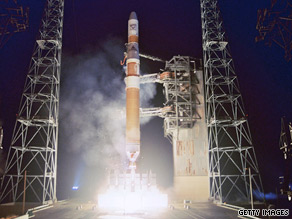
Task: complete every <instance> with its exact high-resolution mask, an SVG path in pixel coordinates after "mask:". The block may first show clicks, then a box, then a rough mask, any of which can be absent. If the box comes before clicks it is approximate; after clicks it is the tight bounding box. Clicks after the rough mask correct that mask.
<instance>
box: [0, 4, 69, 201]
mask: <svg viewBox="0 0 292 219" xmlns="http://www.w3.org/2000/svg"><path fill="white" fill-rule="evenodd" d="M63 13H64V0H47V4H46V6H45V10H44V15H43V18H42V21H41V27H40V30H39V32H40V35H39V37H38V38H37V40H36V44H35V48H34V51H33V55H32V58H31V63H30V67H29V71H28V75H27V78H26V82H25V86H24V91H23V94H22V99H21V103H20V107H19V111H18V114H17V117H16V123H15V127H14V132H13V137H12V141H11V147H10V150H9V154H8V159H7V163H6V167H5V172H4V176H3V179H2V182H1V194H0V201H1V202H3V201H5V202H6V201H8V200H9V201H13V202H18V201H22V200H23V194H24V190H25V194H26V201H29V202H39V203H42V204H44V203H49V202H54V201H56V199H57V198H56V179H57V148H58V117H59V93H60V71H61V49H62V29H63ZM25 173H26V174H25ZM25 175H26V177H25ZM24 185H26V186H25V189H24ZM11 198H12V200H11Z"/></svg>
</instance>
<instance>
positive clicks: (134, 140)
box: [125, 12, 140, 175]
mask: <svg viewBox="0 0 292 219" xmlns="http://www.w3.org/2000/svg"><path fill="white" fill-rule="evenodd" d="M138 38H139V33H138V19H137V15H136V13H135V12H131V14H130V18H129V21H128V44H127V63H126V64H127V72H126V78H125V83H126V99H127V100H126V153H127V157H128V159H129V161H130V164H129V167H130V169H131V173H132V175H133V174H134V173H135V169H136V160H137V158H138V156H139V154H140V115H139V111H140V58H139V44H138Z"/></svg>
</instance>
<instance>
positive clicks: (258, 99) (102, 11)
mask: <svg viewBox="0 0 292 219" xmlns="http://www.w3.org/2000/svg"><path fill="white" fill-rule="evenodd" d="M44 2H45V1H44V0H43V1H40V0H30V1H19V3H20V4H21V3H22V4H23V5H24V6H28V7H29V8H30V15H29V19H30V21H29V22H30V27H29V29H28V31H26V32H23V33H17V34H15V35H14V36H12V37H11V39H10V40H9V41H8V42H7V44H6V45H5V46H4V47H3V48H2V49H1V50H0V73H1V80H0V83H1V84H0V109H1V115H0V118H1V120H2V123H3V127H4V151H5V152H7V151H8V148H9V144H10V141H11V135H12V131H13V127H14V123H15V114H16V113H17V111H18V107H19V102H20V98H21V94H22V91H23V86H24V82H25V78H26V75H27V70H28V66H29V62H30V58H31V55H32V51H33V46H34V42H35V39H36V36H37V32H38V28H39V24H40V20H41V16H42V12H43V6H44ZM269 6H270V1H267V0H257V1H254V0H238V1H230V0H221V1H219V7H220V9H221V13H222V18H223V23H224V26H225V30H226V33H227V37H228V40H229V44H230V48H231V54H232V56H233V60H234V64H235V70H236V73H237V76H238V79H239V84H240V89H241V93H242V96H243V100H244V103H245V109H246V114H248V118H249V124H250V129H251V133H252V137H253V142H254V146H255V151H256V155H257V160H258V164H259V168H260V172H261V175H262V179H263V184H264V189H265V191H266V192H275V188H276V186H277V185H278V177H279V176H280V175H282V174H283V171H284V163H283V158H282V157H283V156H282V152H281V151H280V150H279V146H278V145H279V135H280V124H281V123H280V118H281V117H282V116H286V118H287V120H288V121H292V114H291V110H292V101H291V100H292V86H291V81H292V72H291V63H287V62H286V61H285V59H284V50H282V49H281V48H280V47H278V46H276V45H272V47H267V46H265V45H264V44H263V43H255V40H254V39H255V37H256V36H257V35H258V33H257V30H256V22H257V10H258V9H260V8H266V7H269ZM131 11H136V13H137V16H138V19H139V25H140V31H139V32H140V52H141V53H145V54H150V55H153V56H157V57H160V58H162V59H166V60H168V59H170V58H171V57H172V56H174V55H184V56H192V57H196V58H202V45H201V44H202V40H201V19H200V5H199V0H193V1H191V0H169V1H162V0H160V1H157V0H156V1H154V0H148V1H142V0H138V1H130V0H124V1H118V0H115V1H114V0H102V1H94V0H65V15H64V16H65V17H64V31H63V58H62V62H63V66H62V73H61V74H62V81H61V83H62V84H61V100H60V132H59V136H60V141H59V153H58V159H59V160H58V194H59V196H61V197H65V196H68V194H69V193H68V192H67V191H69V190H70V189H71V187H72V186H73V184H74V183H75V181H78V184H83V185H86V184H87V181H94V180H95V179H96V178H98V177H94V176H99V173H100V172H102V171H100V169H99V168H98V166H88V165H87V164H86V162H85V161H84V159H83V158H82V156H81V154H82V151H81V150H73V149H72V150H71V149H70V144H67V143H66V142H70V140H69V139H68V138H69V136H70V135H68V131H67V134H64V135H62V131H64V132H66V130H68V129H70V127H68V126H66V125H67V123H66V122H64V121H66V120H65V119H64V120H62V118H64V117H66V115H64V112H62V109H63V107H62V103H64V102H66V98H67V96H66V95H65V94H68V92H69V93H70V89H69V90H68V89H67V88H68V83H69V81H70V77H71V76H70V73H68V69H72V68H74V66H73V65H72V60H77V61H78V60H79V61H80V62H82V60H84V59H83V58H76V57H83V56H90V54H97V53H98V52H99V51H100V50H104V48H105V47H104V45H105V44H107V43H108V42H114V45H115V48H116V44H120V45H119V48H124V43H126V41H127V22H128V17H129V14H130V12H131ZM107 48H108V47H107ZM114 51H117V52H116V53H115V56H114V57H113V58H112V59H111V60H113V62H114V63H113V65H114V66H115V69H117V66H118V65H119V60H122V59H123V51H122V49H116V50H114ZM141 62H142V63H141V69H142V72H144V73H154V72H158V71H159V68H163V65H161V64H159V63H153V62H150V61H146V60H144V59H141ZM75 64H76V63H75ZM77 64H80V66H82V63H77ZM63 71H64V72H66V73H64V74H63ZM117 73H118V74H121V77H123V71H122V67H120V72H119V71H118V72H117ZM85 75H86V74H85ZM105 83H106V82H105ZM121 83H123V82H122V80H121ZM105 86H106V84H105ZM156 89H157V94H156V96H155V98H154V99H153V100H152V101H151V104H152V105H153V106H162V102H163V100H162V94H161V92H162V88H161V86H157V87H156ZM145 107H147V106H145ZM111 122H113V123H115V121H111ZM71 134H73V135H74V132H73V133H71ZM141 139H142V144H141V147H142V154H141V157H143V159H141V161H140V163H141V170H144V169H145V170H146V169H152V170H153V172H156V173H157V177H158V183H159V184H160V185H162V186H164V187H169V186H171V184H172V182H171V178H172V171H173V169H172V155H171V153H172V149H171V145H170V143H169V142H168V140H167V139H165V138H164V137H163V129H162V119H160V118H155V119H152V120H151V121H150V122H148V123H147V124H146V125H144V126H143V127H142V130H141ZM143 145H144V146H143ZM1 162H3V161H1ZM143 168H144V169H143Z"/></svg>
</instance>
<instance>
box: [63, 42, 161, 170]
mask: <svg viewBox="0 0 292 219" xmlns="http://www.w3.org/2000/svg"><path fill="white" fill-rule="evenodd" d="M123 52H124V48H123V42H122V41H119V40H109V41H107V42H106V43H105V44H104V46H103V47H102V48H101V49H99V50H98V51H97V52H88V53H86V54H83V55H79V56H75V57H68V56H67V57H66V56H63V57H64V58H63V63H64V64H63V66H64V68H63V69H62V77H63V78H62V82H61V84H62V85H61V86H62V88H61V102H60V123H61V127H60V135H63V137H62V139H64V140H63V141H64V142H62V145H63V147H67V148H68V150H69V151H73V152H75V153H78V154H80V155H81V156H82V157H83V159H84V161H85V163H86V164H87V165H88V166H93V165H101V164H105V165H107V166H108V167H109V168H113V167H114V166H111V165H110V164H114V163H121V161H125V158H126V156H125V115H124V112H125V102H126V95H125V83H124V81H123V78H124V76H125V74H124V73H123V70H122V66H121V65H120V63H119V62H120V60H121V59H122V58H123ZM155 94H156V85H154V84H148V85H142V86H141V92H140V97H141V106H143V107H146V106H148V107H150V105H149V103H150V100H151V99H152V98H153V97H154V96H155ZM148 121H149V119H148ZM145 122H147V121H146V120H145Z"/></svg>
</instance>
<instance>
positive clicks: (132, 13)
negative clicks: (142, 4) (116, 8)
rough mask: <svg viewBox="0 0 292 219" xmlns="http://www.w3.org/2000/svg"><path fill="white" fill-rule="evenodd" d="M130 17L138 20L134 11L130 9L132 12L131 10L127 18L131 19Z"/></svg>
mask: <svg viewBox="0 0 292 219" xmlns="http://www.w3.org/2000/svg"><path fill="white" fill-rule="evenodd" d="M131 19H135V20H138V19H137V14H136V12H135V11H132V12H131V14H130V17H129V20H131Z"/></svg>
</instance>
